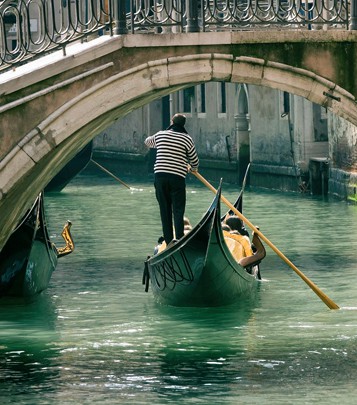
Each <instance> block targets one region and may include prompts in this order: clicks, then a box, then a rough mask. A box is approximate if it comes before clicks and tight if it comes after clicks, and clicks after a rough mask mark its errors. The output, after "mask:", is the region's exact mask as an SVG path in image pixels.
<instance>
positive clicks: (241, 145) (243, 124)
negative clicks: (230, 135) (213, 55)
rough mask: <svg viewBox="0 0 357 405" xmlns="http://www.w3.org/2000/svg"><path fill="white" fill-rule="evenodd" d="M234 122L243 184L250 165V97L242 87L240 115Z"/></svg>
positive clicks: (239, 106)
mask: <svg viewBox="0 0 357 405" xmlns="http://www.w3.org/2000/svg"><path fill="white" fill-rule="evenodd" d="M234 120H235V131H236V143H237V162H238V179H239V183H240V184H241V183H242V182H243V178H244V175H245V171H246V168H247V167H248V164H249V163H250V123H249V108H248V97H247V93H246V89H245V87H244V86H241V88H240V91H239V93H238V114H236V115H235V116H234ZM248 184H249V177H248Z"/></svg>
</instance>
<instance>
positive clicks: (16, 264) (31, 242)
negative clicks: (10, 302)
mask: <svg viewBox="0 0 357 405" xmlns="http://www.w3.org/2000/svg"><path fill="white" fill-rule="evenodd" d="M70 228H71V222H70V221H67V222H66V224H65V226H64V228H63V231H62V237H63V238H64V240H65V242H66V245H65V246H64V247H61V248H57V247H56V246H55V245H54V244H53V243H52V242H51V241H50V238H49V234H48V229H47V223H46V218H45V209H44V200H43V193H40V194H39V195H38V197H37V198H36V200H35V202H34V203H33V205H32V207H31V209H29V210H28V212H27V213H26V214H25V216H24V217H23V218H22V220H21V221H20V222H19V224H18V226H17V228H16V229H15V230H14V231H13V232H12V234H11V235H10V237H9V239H8V241H7V242H6V244H5V246H4V248H3V249H2V251H1V252H0V297H7V296H9V297H28V296H33V295H35V294H38V293H40V292H41V291H43V290H45V289H46V288H47V287H48V284H49V281H50V278H51V276H52V273H53V271H54V270H55V268H56V265H57V260H58V258H59V257H62V256H64V255H67V254H69V253H71V252H72V251H73V249H74V244H73V239H72V236H71V232H70Z"/></svg>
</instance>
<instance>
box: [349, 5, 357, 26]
mask: <svg viewBox="0 0 357 405" xmlns="http://www.w3.org/2000/svg"><path fill="white" fill-rule="evenodd" d="M350 30H357V0H351V17H350Z"/></svg>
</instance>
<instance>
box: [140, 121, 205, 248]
mask: <svg viewBox="0 0 357 405" xmlns="http://www.w3.org/2000/svg"><path fill="white" fill-rule="evenodd" d="M185 124H186V117H185V115H183V114H175V115H174V116H173V117H172V119H171V125H170V126H169V127H168V128H167V129H166V130H163V131H159V132H157V133H156V134H154V135H151V136H149V137H148V138H146V139H145V145H146V146H148V147H149V148H155V149H156V160H155V164H154V174H155V183H154V184H155V191H156V199H157V201H158V203H159V207H160V216H161V223H162V231H163V234H164V239H165V242H166V244H167V245H168V244H169V243H170V242H171V241H172V240H173V239H174V230H173V224H172V219H173V222H174V226H175V238H176V239H180V238H182V236H183V235H184V213H185V208H186V175H187V173H188V170H189V169H188V168H189V167H190V170H191V171H196V170H197V169H198V163H199V159H198V156H197V152H196V148H195V145H194V142H193V140H192V138H191V136H190V135H189V134H188V133H187V131H186V129H185Z"/></svg>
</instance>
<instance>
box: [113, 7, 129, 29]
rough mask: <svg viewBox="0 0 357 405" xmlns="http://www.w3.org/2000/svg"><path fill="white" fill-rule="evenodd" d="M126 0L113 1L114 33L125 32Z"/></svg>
mask: <svg viewBox="0 0 357 405" xmlns="http://www.w3.org/2000/svg"><path fill="white" fill-rule="evenodd" d="M125 1H126V0H116V2H115V3H114V13H115V14H114V15H115V32H114V33H115V34H116V35H121V34H127V33H128V28H127V25H126V5H125Z"/></svg>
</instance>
